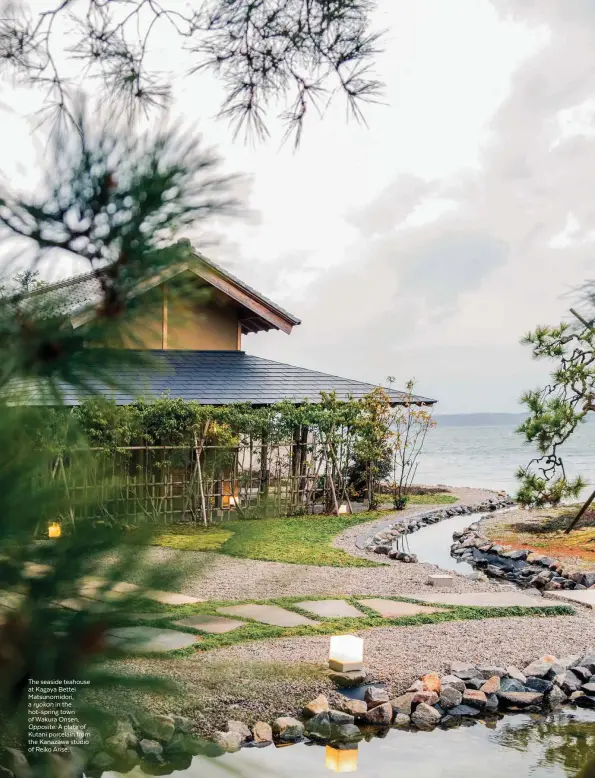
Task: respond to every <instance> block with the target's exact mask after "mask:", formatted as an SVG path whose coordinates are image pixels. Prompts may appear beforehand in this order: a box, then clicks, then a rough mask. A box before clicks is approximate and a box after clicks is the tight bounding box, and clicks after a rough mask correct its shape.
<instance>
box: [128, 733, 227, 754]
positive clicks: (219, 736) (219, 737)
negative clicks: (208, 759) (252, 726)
mask: <svg viewBox="0 0 595 778" xmlns="http://www.w3.org/2000/svg"><path fill="white" fill-rule="evenodd" d="M213 740H214V741H215V743H216V744H217V745H218V746H219V748H222V749H223V751H227V753H229V754H233V753H235V752H236V751H239V750H240V748H241V747H242V736H241V735H240V734H239V732H215V733H214V734H213ZM144 742H154V741H144V740H141V746H142V744H143V743H144ZM157 745H159V743H157Z"/></svg>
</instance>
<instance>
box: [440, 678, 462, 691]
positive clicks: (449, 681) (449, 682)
mask: <svg viewBox="0 0 595 778" xmlns="http://www.w3.org/2000/svg"><path fill="white" fill-rule="evenodd" d="M440 684H441V687H442V688H443V687H444V686H452V688H453V689H457V690H458V691H459V692H461V693H462V692H464V691H465V681H462V680H461V679H460V678H459V677H458V676H456V675H443V676H442V678H441V679H440Z"/></svg>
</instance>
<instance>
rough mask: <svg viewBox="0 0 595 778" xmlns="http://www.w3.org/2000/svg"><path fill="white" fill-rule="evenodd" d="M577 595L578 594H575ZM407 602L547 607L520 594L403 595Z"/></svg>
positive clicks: (545, 603) (498, 606)
mask: <svg viewBox="0 0 595 778" xmlns="http://www.w3.org/2000/svg"><path fill="white" fill-rule="evenodd" d="M577 593H578V592H577ZM403 597H407V598H408V599H409V600H419V602H431V603H437V604H438V605H464V606H477V607H493V608H513V607H515V606H517V605H518V606H521V607H523V608H543V607H544V605H547V604H548V603H547V600H544V599H543V598H542V597H532V596H531V595H529V594H523V593H522V592H515V591H511V592H467V593H465V594H446V593H445V594H441V593H439V592H436V594H424V595H419V594H404V595H403Z"/></svg>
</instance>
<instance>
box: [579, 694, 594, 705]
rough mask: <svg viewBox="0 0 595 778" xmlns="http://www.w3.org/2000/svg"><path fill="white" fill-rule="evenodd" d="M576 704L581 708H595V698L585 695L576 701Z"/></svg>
mask: <svg viewBox="0 0 595 778" xmlns="http://www.w3.org/2000/svg"><path fill="white" fill-rule="evenodd" d="M576 704H577V705H578V706H579V708H595V697H591V696H590V695H589V694H583V695H582V697H579V698H578V699H577V700H576Z"/></svg>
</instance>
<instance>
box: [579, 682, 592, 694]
mask: <svg viewBox="0 0 595 778" xmlns="http://www.w3.org/2000/svg"><path fill="white" fill-rule="evenodd" d="M581 690H582V691H583V692H585V693H586V694H591V695H594V694H595V683H584V684H583V685H582V686H581Z"/></svg>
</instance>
